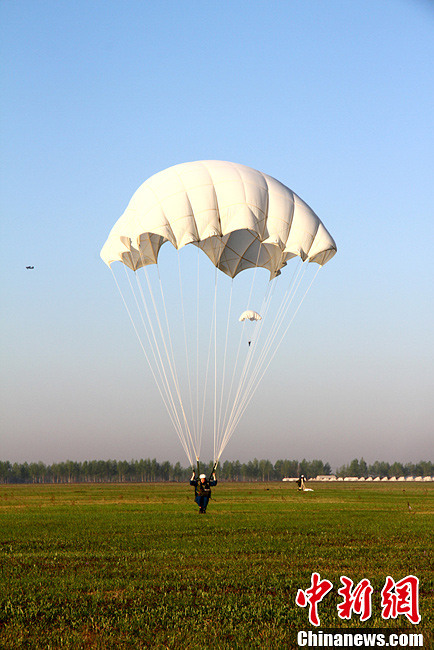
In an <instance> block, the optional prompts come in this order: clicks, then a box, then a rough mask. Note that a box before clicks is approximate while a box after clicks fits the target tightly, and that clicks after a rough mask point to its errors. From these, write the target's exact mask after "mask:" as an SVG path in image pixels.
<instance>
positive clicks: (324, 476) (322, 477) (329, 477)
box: [315, 474, 336, 481]
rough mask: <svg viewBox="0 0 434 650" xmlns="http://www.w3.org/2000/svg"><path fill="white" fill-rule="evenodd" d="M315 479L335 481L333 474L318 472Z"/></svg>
mask: <svg viewBox="0 0 434 650" xmlns="http://www.w3.org/2000/svg"><path fill="white" fill-rule="evenodd" d="M315 481H336V476H335V474H319V475H318V476H317V477H316V479H315Z"/></svg>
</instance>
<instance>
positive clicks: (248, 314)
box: [238, 309, 262, 323]
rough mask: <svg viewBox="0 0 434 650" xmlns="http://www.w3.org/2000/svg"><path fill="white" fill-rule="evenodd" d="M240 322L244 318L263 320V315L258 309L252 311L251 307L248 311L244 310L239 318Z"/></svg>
mask: <svg viewBox="0 0 434 650" xmlns="http://www.w3.org/2000/svg"><path fill="white" fill-rule="evenodd" d="M238 320H239V321H240V323H241V322H242V321H243V320H262V316H261V315H260V314H258V312H257V311H252V310H251V309H248V310H247V311H243V313H242V314H241V316H240V317H239V319H238Z"/></svg>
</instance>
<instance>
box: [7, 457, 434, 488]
mask: <svg viewBox="0 0 434 650" xmlns="http://www.w3.org/2000/svg"><path fill="white" fill-rule="evenodd" d="M212 467H213V463H212V461H210V462H209V463H208V464H207V465H203V464H202V466H201V471H204V472H205V473H206V474H207V475H208V474H209V473H210V472H211V470H212ZM217 473H218V479H219V480H220V481H244V482H246V481H281V480H282V479H283V478H296V477H298V476H299V475H300V474H304V475H305V476H306V477H307V478H308V479H312V478H316V477H317V476H320V475H323V476H324V475H325V476H329V475H330V474H331V473H332V471H331V466H330V464H329V463H323V461H322V460H311V461H308V460H306V459H303V460H302V461H298V460H288V459H285V460H277V461H276V462H275V463H272V462H271V461H270V460H266V459H261V460H258V459H257V458H255V459H253V460H250V461H248V462H247V463H241V462H240V461H239V460H235V461H230V460H225V462H224V463H223V464H222V465H221V466H219V468H218V470H217ZM433 475H434V463H432V462H431V461H420V462H419V463H415V464H413V463H407V464H405V465H403V464H402V463H396V462H395V463H392V464H390V463H387V462H383V461H375V462H374V463H372V465H368V464H367V463H366V462H365V461H364V460H363V458H361V459H360V460H358V459H354V460H352V461H351V462H350V463H349V464H348V465H343V466H342V467H340V468H339V469H338V470H337V472H336V476H338V477H342V478H345V477H347V476H354V477H358V478H361V477H364V478H368V477H369V476H372V477H373V478H375V477H377V476H378V477H380V478H384V477H388V478H391V477H392V476H395V477H396V478H399V477H400V476H433ZM190 476H191V467H182V466H181V463H180V462H177V463H175V464H172V463H170V462H169V461H167V460H166V461H164V462H162V463H159V462H158V461H157V460H156V459H155V458H154V459H152V460H151V459H150V458H147V459H140V460H131V461H127V460H120V461H119V460H90V461H87V460H85V461H83V462H77V461H72V460H66V461H64V462H60V463H53V464H51V465H46V464H45V463H43V462H41V461H40V462H38V463H27V462H25V463H13V464H12V463H10V462H9V461H0V483H107V482H108V483H124V482H134V483H147V482H152V483H154V482H160V481H176V482H187V481H188V480H189V479H190Z"/></svg>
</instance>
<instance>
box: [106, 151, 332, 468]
mask: <svg viewBox="0 0 434 650" xmlns="http://www.w3.org/2000/svg"><path fill="white" fill-rule="evenodd" d="M167 242H169V243H170V244H172V246H171V247H167V246H164V244H166V243H167ZM188 244H191V245H192V246H188ZM175 249H176V250H175ZM336 250H337V248H336V244H335V242H334V240H333V238H332V236H331V235H330V234H329V232H328V231H327V230H326V228H325V226H324V225H323V223H322V222H321V221H320V219H319V218H318V217H317V215H316V214H315V213H314V212H313V210H312V209H311V208H310V207H309V206H308V205H307V204H306V203H305V202H304V201H303V200H302V199H301V198H300V197H299V196H297V195H296V194H295V193H294V192H293V191H292V190H290V189H289V188H288V187H286V186H285V185H283V184H282V183H280V182H279V181H278V180H276V179H275V178H273V177H271V176H268V175H267V174H264V173H262V172H259V171H257V170H255V169H252V168H250V167H246V166H245V165H241V164H237V163H232V162H224V161H217V160H208V161H196V162H189V163H182V164H179V165H175V166H173V167H170V168H168V169H166V170H164V171H161V172H159V173H157V174H155V175H153V176H151V177H150V178H149V179H148V180H147V181H146V182H145V183H143V184H142V185H141V186H140V187H139V188H138V190H137V191H136V192H135V194H134V195H133V197H132V198H131V200H130V203H129V204H128V206H127V209H126V210H125V212H124V214H123V215H122V216H121V217H120V219H119V220H118V221H117V222H116V223H115V225H114V226H113V228H112V230H111V232H110V234H109V236H108V238H107V241H106V242H105V244H104V246H103V248H102V250H101V257H102V259H103V261H104V262H105V263H106V264H107V265H108V266H109V267H110V268H111V270H112V273H113V277H114V279H115V282H116V284H117V286H118V289H119V291H120V293H121V296H122V300H123V302H124V305H125V307H126V309H127V313H128V315H129V317H130V319H131V321H132V324H133V328H134V331H135V333H136V335H137V337H138V339H139V342H140V346H141V348H142V351H143V353H144V356H145V359H146V361H147V363H148V365H149V367H150V370H151V373H152V376H153V379H154V381H155V383H156V385H157V387H158V390H159V392H160V395H161V398H162V400H163V403H164V405H165V407H166V409H167V412H168V414H169V417H170V420H171V422H172V424H173V426H174V429H175V431H176V433H177V435H178V437H179V440H180V442H181V444H182V446H183V448H184V451H185V453H186V455H187V457H188V459H189V461H190V463H191V464H192V465H193V458H194V457H195V458H196V459H198V458H199V456H200V453H201V448H202V441H203V433H204V431H205V430H208V429H211V428H212V429H213V431H214V435H213V444H214V448H213V457H214V461H215V462H218V460H219V458H220V456H221V453H222V452H223V449H224V448H225V447H226V445H227V444H228V442H229V440H230V438H231V436H232V435H233V433H234V431H235V429H236V428H237V426H238V424H239V421H240V419H241V417H242V415H243V414H244V412H245V410H246V408H247V406H248V404H249V403H250V402H251V400H252V398H253V396H254V394H255V392H256V390H257V387H258V385H259V383H260V381H261V380H262V377H263V376H264V374H265V372H266V370H267V368H268V367H269V365H270V364H271V362H272V359H273V358H274V356H275V354H276V352H277V350H278V348H279V346H280V343H281V342H282V340H283V338H284V337H285V334H286V332H287V330H288V328H289V326H290V324H291V322H292V320H293V318H294V317H295V314H296V313H297V311H298V309H299V307H300V305H301V302H302V301H303V299H304V296H305V295H306V292H307V290H308V289H307V290H306V292H304V293H303V291H301V287H302V278H303V277H304V275H305V274H306V270H307V267H310V268H312V265H310V264H308V263H312V262H315V263H316V264H317V265H318V266H317V269H318V270H319V268H321V267H322V266H324V264H326V263H327V262H328V261H329V260H330V259H331V258H332V257H333V256H334V255H335V253H336ZM176 251H178V252H176ZM194 251H196V252H197V253H196V254H194ZM293 258H295V260H294V263H295V261H296V260H298V264H296V266H295V267H294V273H293V274H292V275H291V274H289V273H287V272H286V269H285V267H286V265H287V263H288V262H289V261H290V260H292V259H293ZM114 262H121V268H123V269H124V271H125V273H124V276H123V279H121V278H119V277H118V273H116V274H115V272H114V269H113V266H115V267H116V266H117V265H113V263H114ZM112 265H113V266H112ZM291 266H292V263H291ZM283 270H285V272H284V273H282V271H283ZM131 271H133V273H132V274H131ZM242 271H245V272H246V273H241V272H242ZM312 281H313V280H312ZM309 287H310V284H309V286H308V288H309ZM125 288H126V290H125ZM300 291H301V294H300ZM296 296H298V297H297V299H296ZM253 300H255V302H257V304H258V306H259V304H260V305H261V308H260V314H262V316H261V315H259V313H258V312H254V311H252V310H248V311H245V312H243V313H242V315H241V317H240V318H239V321H240V322H242V327H244V325H245V323H246V321H247V320H253V321H256V322H255V323H254V327H255V333H254V341H255V345H252V346H250V343H249V348H248V350H247V353H246V356H245V358H242V351H241V338H240V340H239V343H237V341H238V338H237V337H238V334H237V333H235V331H233V329H232V322H233V318H232V313H233V311H235V310H236V312H235V313H240V309H239V307H240V305H242V304H244V305H245V304H249V303H250V304H251V302H252V301H253ZM261 301H262V302H261ZM290 309H293V313H292V315H290ZM252 342H253V341H252ZM243 349H244V348H243ZM244 351H245V350H244Z"/></svg>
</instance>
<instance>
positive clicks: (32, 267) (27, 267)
mask: <svg viewBox="0 0 434 650" xmlns="http://www.w3.org/2000/svg"><path fill="white" fill-rule="evenodd" d="M34 268H35V267H34V266H26V269H34Z"/></svg>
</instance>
